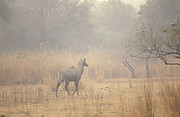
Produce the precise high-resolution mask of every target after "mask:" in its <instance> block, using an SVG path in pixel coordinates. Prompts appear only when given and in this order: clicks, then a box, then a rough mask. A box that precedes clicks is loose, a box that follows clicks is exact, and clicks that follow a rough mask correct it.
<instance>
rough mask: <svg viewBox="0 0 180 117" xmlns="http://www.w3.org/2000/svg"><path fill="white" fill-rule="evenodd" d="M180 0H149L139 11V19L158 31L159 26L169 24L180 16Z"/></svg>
mask: <svg viewBox="0 0 180 117" xmlns="http://www.w3.org/2000/svg"><path fill="white" fill-rule="evenodd" d="M179 11H180V1H179V0H149V2H147V4H145V5H142V6H141V8H140V11H139V15H140V17H139V21H140V22H144V23H145V24H146V25H147V26H148V27H151V28H152V29H153V30H154V29H155V30H156V31H158V30H159V29H158V27H160V26H162V25H167V24H169V23H170V22H171V21H172V20H173V19H175V18H177V17H179V16H180V13H179Z"/></svg>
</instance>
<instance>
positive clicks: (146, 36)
mask: <svg viewBox="0 0 180 117" xmlns="http://www.w3.org/2000/svg"><path fill="white" fill-rule="evenodd" d="M179 29H180V19H177V20H174V21H173V22H172V23H171V24H170V25H169V26H166V27H165V26H163V27H162V33H161V34H160V33H154V32H153V30H152V29H151V28H146V27H145V26H143V27H142V29H141V30H139V31H138V32H137V33H136V39H135V40H133V41H132V43H131V44H130V46H129V52H128V54H129V55H130V56H131V57H137V58H147V57H148V58H158V59H160V60H161V61H163V62H164V64H166V65H180V63H179V62H176V61H179V60H180V30H179ZM150 53H151V56H149V54H150ZM170 58H173V60H174V62H169V61H168V60H169V59H170Z"/></svg>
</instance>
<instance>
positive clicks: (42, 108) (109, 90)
mask: <svg viewBox="0 0 180 117" xmlns="http://www.w3.org/2000/svg"><path fill="white" fill-rule="evenodd" d="M84 56H86V59H87V63H88V64H89V67H88V68H85V71H84V74H83V76H82V79H81V81H80V85H79V94H80V96H77V95H74V96H73V95H71V96H69V95H68V94H67V93H66V91H65V89H64V84H62V85H61V86H60V88H59V89H60V90H59V91H58V98H56V96H55V87H56V83H57V79H56V77H57V76H56V74H57V71H58V70H59V69H64V68H67V67H70V66H72V65H76V63H77V62H78V60H79V58H80V57H81V56H79V55H77V56H76V55H73V54H71V53H68V52H63V53H61V54H57V53H56V52H48V53H47V52H45V53H32V52H26V53H15V54H10V55H2V56H1V57H0V66H1V67H0V84H1V85H0V115H5V116H7V117H88V116H89V117H96V116H97V117H110V116H111V117H179V116H180V77H178V76H176V75H177V74H179V69H178V68H179V67H177V66H172V67H166V66H164V65H163V64H161V63H160V62H156V63H154V64H153V63H152V64H151V66H150V70H151V73H152V76H153V77H152V78H151V79H145V76H144V75H145V73H144V71H145V70H144V64H143V63H141V64H139V63H133V62H131V61H130V63H131V64H132V65H133V66H134V68H135V74H136V76H137V78H136V79H131V78H130V76H131V75H130V73H129V72H128V70H127V68H126V67H124V66H123V64H122V62H121V60H119V59H116V58H114V57H113V56H110V54H109V53H108V52H94V51H92V52H89V53H88V54H86V55H84ZM94 56H96V57H94ZM155 65H156V66H155ZM166 76H167V77H166ZM170 76H171V77H170ZM110 77H113V79H110ZM69 90H70V92H71V94H72V92H73V91H74V90H75V87H74V84H73V83H70V85H69Z"/></svg>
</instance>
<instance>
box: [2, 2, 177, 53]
mask: <svg viewBox="0 0 180 117" xmlns="http://www.w3.org/2000/svg"><path fill="white" fill-rule="evenodd" d="M153 2H154V1H153V0H152V3H153ZM152 3H151V0H147V1H143V0H139V1H135V0H134V1H133V0H122V1H121V0H106V1H103V0H98V1H95V0H53V1H51V0H31V1H29V0H12V1H5V0H2V1H1V2H0V9H1V10H0V53H6V52H7V53H9V52H14V51H26V50H34V49H39V48H40V44H41V45H43V46H42V47H43V49H44V50H53V49H56V50H70V51H72V52H75V53H77V52H87V51H88V50H90V49H103V50H106V49H107V50H112V51H117V52H121V53H122V52H123V51H126V49H127V46H128V45H129V43H130V42H131V41H132V40H133V39H135V38H136V37H135V33H136V31H137V29H139V28H140V27H142V22H143V23H144V24H147V25H148V26H150V27H153V28H158V29H159V28H160V26H161V25H162V24H163V25H164V24H166V25H167V24H169V23H170V22H171V21H173V20H174V19H175V18H176V17H177V16H178V15H179V13H178V10H179V7H178V5H179V2H178V0H173V2H172V3H170V2H167V4H166V3H164V4H163V3H161V2H159V3H155V2H154V3H155V4H157V5H160V6H161V7H160V8H159V9H156V6H152V8H151V10H152V11H149V9H148V8H149V7H148V5H151V4H152ZM175 4H176V6H177V7H174V5H175ZM141 5H142V6H141ZM153 7H154V8H153ZM168 7H169V10H168ZM156 10H157V11H156ZM148 14H150V15H148Z"/></svg>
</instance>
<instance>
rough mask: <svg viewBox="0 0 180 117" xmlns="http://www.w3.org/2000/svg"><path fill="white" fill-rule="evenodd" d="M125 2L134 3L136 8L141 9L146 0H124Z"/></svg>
mask: <svg viewBox="0 0 180 117" xmlns="http://www.w3.org/2000/svg"><path fill="white" fill-rule="evenodd" d="M97 1H99V2H100V1H105V0H97ZM122 1H123V2H125V3H128V4H132V5H133V6H134V8H136V9H139V7H140V5H142V4H145V0H122Z"/></svg>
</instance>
